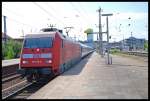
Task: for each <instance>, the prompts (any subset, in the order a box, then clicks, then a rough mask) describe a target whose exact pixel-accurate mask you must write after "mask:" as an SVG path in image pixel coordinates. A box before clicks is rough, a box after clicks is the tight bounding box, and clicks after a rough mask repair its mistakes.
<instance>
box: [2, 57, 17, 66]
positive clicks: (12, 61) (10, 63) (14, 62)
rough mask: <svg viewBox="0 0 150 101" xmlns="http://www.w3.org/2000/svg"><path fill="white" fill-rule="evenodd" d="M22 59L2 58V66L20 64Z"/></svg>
mask: <svg viewBox="0 0 150 101" xmlns="http://www.w3.org/2000/svg"><path fill="white" fill-rule="evenodd" d="M19 60H20V59H10V60H2V67H5V66H10V65H15V64H19Z"/></svg>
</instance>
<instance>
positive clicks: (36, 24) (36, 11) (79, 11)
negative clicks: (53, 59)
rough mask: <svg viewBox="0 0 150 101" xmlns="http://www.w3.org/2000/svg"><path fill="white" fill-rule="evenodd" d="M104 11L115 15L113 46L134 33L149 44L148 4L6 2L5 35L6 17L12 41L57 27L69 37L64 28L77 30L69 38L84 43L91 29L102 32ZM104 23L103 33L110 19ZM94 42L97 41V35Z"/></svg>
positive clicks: (112, 25)
mask: <svg viewBox="0 0 150 101" xmlns="http://www.w3.org/2000/svg"><path fill="white" fill-rule="evenodd" d="M100 7H101V9H102V12H101V13H102V14H107V13H112V14H113V16H109V17H108V20H109V35H110V36H111V39H110V42H114V41H120V40H122V39H126V38H129V37H130V36H131V33H132V36H133V37H136V38H144V39H146V40H148V2H2V32H3V31H4V24H3V16H6V17H7V19H6V24H7V34H8V35H9V36H11V37H12V38H20V37H21V36H23V35H26V34H28V33H31V32H34V33H36V32H38V31H39V30H40V29H42V28H45V27H48V24H53V25H55V27H57V28H59V29H63V33H64V34H65V35H66V33H65V29H64V28H65V27H70V26H71V27H73V29H71V30H70V32H69V36H70V37H77V39H78V40H82V41H84V40H86V39H87V35H86V33H84V31H85V30H86V29H87V28H92V29H93V31H94V32H98V31H99V29H98V25H99V16H98V15H99V14H98V12H97V10H98V9H99V8H100ZM129 17H130V18H131V19H129ZM101 20H102V21H101V24H102V26H103V27H102V32H105V31H106V17H105V16H102V17H101ZM129 24H130V25H129ZM94 40H97V35H96V34H94ZM103 40H104V41H105V40H106V34H103Z"/></svg>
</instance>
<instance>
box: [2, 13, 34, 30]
mask: <svg viewBox="0 0 150 101" xmlns="http://www.w3.org/2000/svg"><path fill="white" fill-rule="evenodd" d="M2 16H7V15H2ZM7 19H9V20H12V21H14V22H17V23H20V24H22V25H26V26H30V27H33V26H32V25H29V24H25V23H23V22H20V21H18V20H15V19H13V18H10V17H8V16H7Z"/></svg>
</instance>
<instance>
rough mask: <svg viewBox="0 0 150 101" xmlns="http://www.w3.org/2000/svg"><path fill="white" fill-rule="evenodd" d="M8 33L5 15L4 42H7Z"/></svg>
mask: <svg viewBox="0 0 150 101" xmlns="http://www.w3.org/2000/svg"><path fill="white" fill-rule="evenodd" d="M6 33H7V27H6V16H4V42H5V44H6V41H7V38H6V37H7V36H6Z"/></svg>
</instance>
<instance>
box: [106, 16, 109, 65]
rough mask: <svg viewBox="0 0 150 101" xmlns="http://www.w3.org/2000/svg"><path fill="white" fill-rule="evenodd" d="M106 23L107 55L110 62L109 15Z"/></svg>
mask: <svg viewBox="0 0 150 101" xmlns="http://www.w3.org/2000/svg"><path fill="white" fill-rule="evenodd" d="M106 23H107V57H108V64H110V62H109V28H108V16H107V17H106Z"/></svg>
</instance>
